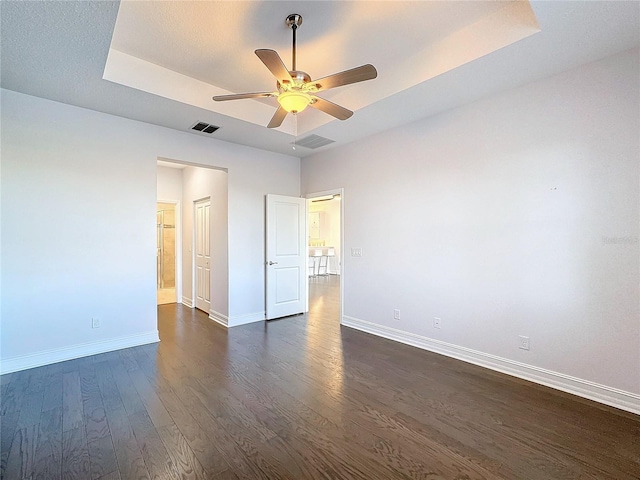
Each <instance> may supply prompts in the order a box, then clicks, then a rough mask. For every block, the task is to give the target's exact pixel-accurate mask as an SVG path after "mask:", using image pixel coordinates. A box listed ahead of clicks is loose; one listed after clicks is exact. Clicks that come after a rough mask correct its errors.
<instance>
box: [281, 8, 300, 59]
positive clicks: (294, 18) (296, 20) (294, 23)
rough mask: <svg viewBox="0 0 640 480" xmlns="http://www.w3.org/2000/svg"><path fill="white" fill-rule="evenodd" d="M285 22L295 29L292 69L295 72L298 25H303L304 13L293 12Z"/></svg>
mask: <svg viewBox="0 0 640 480" xmlns="http://www.w3.org/2000/svg"><path fill="white" fill-rule="evenodd" d="M285 23H286V24H287V26H288V27H289V28H291V30H293V48H292V49H291V51H292V54H291V56H292V61H291V63H292V68H291V70H293V71H294V72H295V71H296V31H297V30H298V27H299V26H300V25H302V15H299V14H297V13H292V14H291V15H289V16H288V17H287V18H286V19H285Z"/></svg>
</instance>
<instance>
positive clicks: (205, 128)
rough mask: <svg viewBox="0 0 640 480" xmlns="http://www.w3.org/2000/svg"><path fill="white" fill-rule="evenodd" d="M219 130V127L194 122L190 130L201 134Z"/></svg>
mask: <svg viewBox="0 0 640 480" xmlns="http://www.w3.org/2000/svg"><path fill="white" fill-rule="evenodd" d="M219 128H220V127H218V126H216V125H211V124H209V123H204V122H196V124H195V125H193V126H192V127H191V130H195V131H197V132H202V133H213V132H215V131H216V130H218V129H219Z"/></svg>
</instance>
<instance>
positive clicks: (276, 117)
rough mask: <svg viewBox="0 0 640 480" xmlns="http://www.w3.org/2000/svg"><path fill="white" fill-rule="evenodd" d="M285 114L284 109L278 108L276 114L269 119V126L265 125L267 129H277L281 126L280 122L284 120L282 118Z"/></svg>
mask: <svg viewBox="0 0 640 480" xmlns="http://www.w3.org/2000/svg"><path fill="white" fill-rule="evenodd" d="M287 113H288V112H287V111H286V110H285V109H284V108H282V107H278V110H276V113H274V114H273V117H271V121H270V122H269V125H267V128H277V127H279V126H280V125H282V121H283V120H284V117H286V116H287Z"/></svg>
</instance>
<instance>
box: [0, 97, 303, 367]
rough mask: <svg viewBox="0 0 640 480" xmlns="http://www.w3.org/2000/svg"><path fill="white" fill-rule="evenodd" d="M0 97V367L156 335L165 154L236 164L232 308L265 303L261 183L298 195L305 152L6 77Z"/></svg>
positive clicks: (255, 308)
mask: <svg viewBox="0 0 640 480" xmlns="http://www.w3.org/2000/svg"><path fill="white" fill-rule="evenodd" d="M1 102H2V104H1V107H2V109H1V110H2V111H1V114H2V118H1V119H2V132H1V135H2V136H1V147H2V180H1V181H2V184H1V186H2V192H1V205H2V227H3V228H2V252H1V255H2V273H1V275H2V287H3V289H2V298H1V301H2V307H1V308H2V311H1V315H2V319H1V321H2V325H1V328H2V345H1V346H2V353H1V355H2V357H1V358H2V360H3V361H2V370H3V371H9V370H11V369H18V368H26V367H29V366H33V365H35V364H37V363H38V362H45V363H46V362H47V361H52V359H62V358H64V357H65V356H67V357H69V356H73V355H76V354H78V353H85V354H86V353H87V352H89V353H94V352H95V351H98V350H100V349H107V350H108V349H111V348H113V347H114V346H115V345H124V344H127V342H129V341H130V343H131V342H133V343H135V342H136V341H153V338H154V337H156V335H157V330H156V292H155V286H156V263H155V240H156V238H155V210H156V194H157V182H156V170H157V165H156V162H157V160H158V158H159V157H166V158H169V159H177V160H182V161H185V162H189V163H193V164H202V165H210V166H217V167H221V168H226V169H227V170H228V177H229V267H228V268H229V272H230V275H229V315H230V316H231V317H233V316H235V317H238V318H242V319H247V318H250V319H253V318H257V317H258V318H259V316H260V314H264V195H265V194H266V193H277V194H282V195H299V190H300V188H299V181H300V168H299V160H298V159H297V158H293V157H288V156H285V155H279V154H275V153H270V152H264V151H260V150H257V149H252V148H248V147H242V146H239V145H235V144H230V143H226V142H220V141H216V140H214V139H208V138H204V137H200V136H198V135H193V134H190V133H186V132H185V133H182V132H177V131H174V130H170V129H166V128H162V127H157V126H153V125H148V124H144V123H141V122H135V121H131V120H126V119H123V118H120V117H115V116H111V115H106V114H102V113H98V112H94V111H91V110H86V109H82V108H77V107H73V106H69V105H64V104H61V103H56V102H52V101H48V100H43V99H40V98H36V97H32V96H28V95H23V94H19V93H16V92H12V91H8V90H2V91H1ZM92 316H97V317H99V318H100V319H101V320H102V326H101V328H99V329H91V317H92ZM156 338H157V337H156Z"/></svg>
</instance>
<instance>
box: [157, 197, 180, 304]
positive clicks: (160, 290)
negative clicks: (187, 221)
mask: <svg viewBox="0 0 640 480" xmlns="http://www.w3.org/2000/svg"><path fill="white" fill-rule="evenodd" d="M156 228H157V230H156V237H157V242H156V243H157V245H156V259H157V260H156V267H157V268H156V270H157V303H158V305H165V304H167V303H176V205H175V204H173V203H160V202H158V203H157V209H156Z"/></svg>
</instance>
